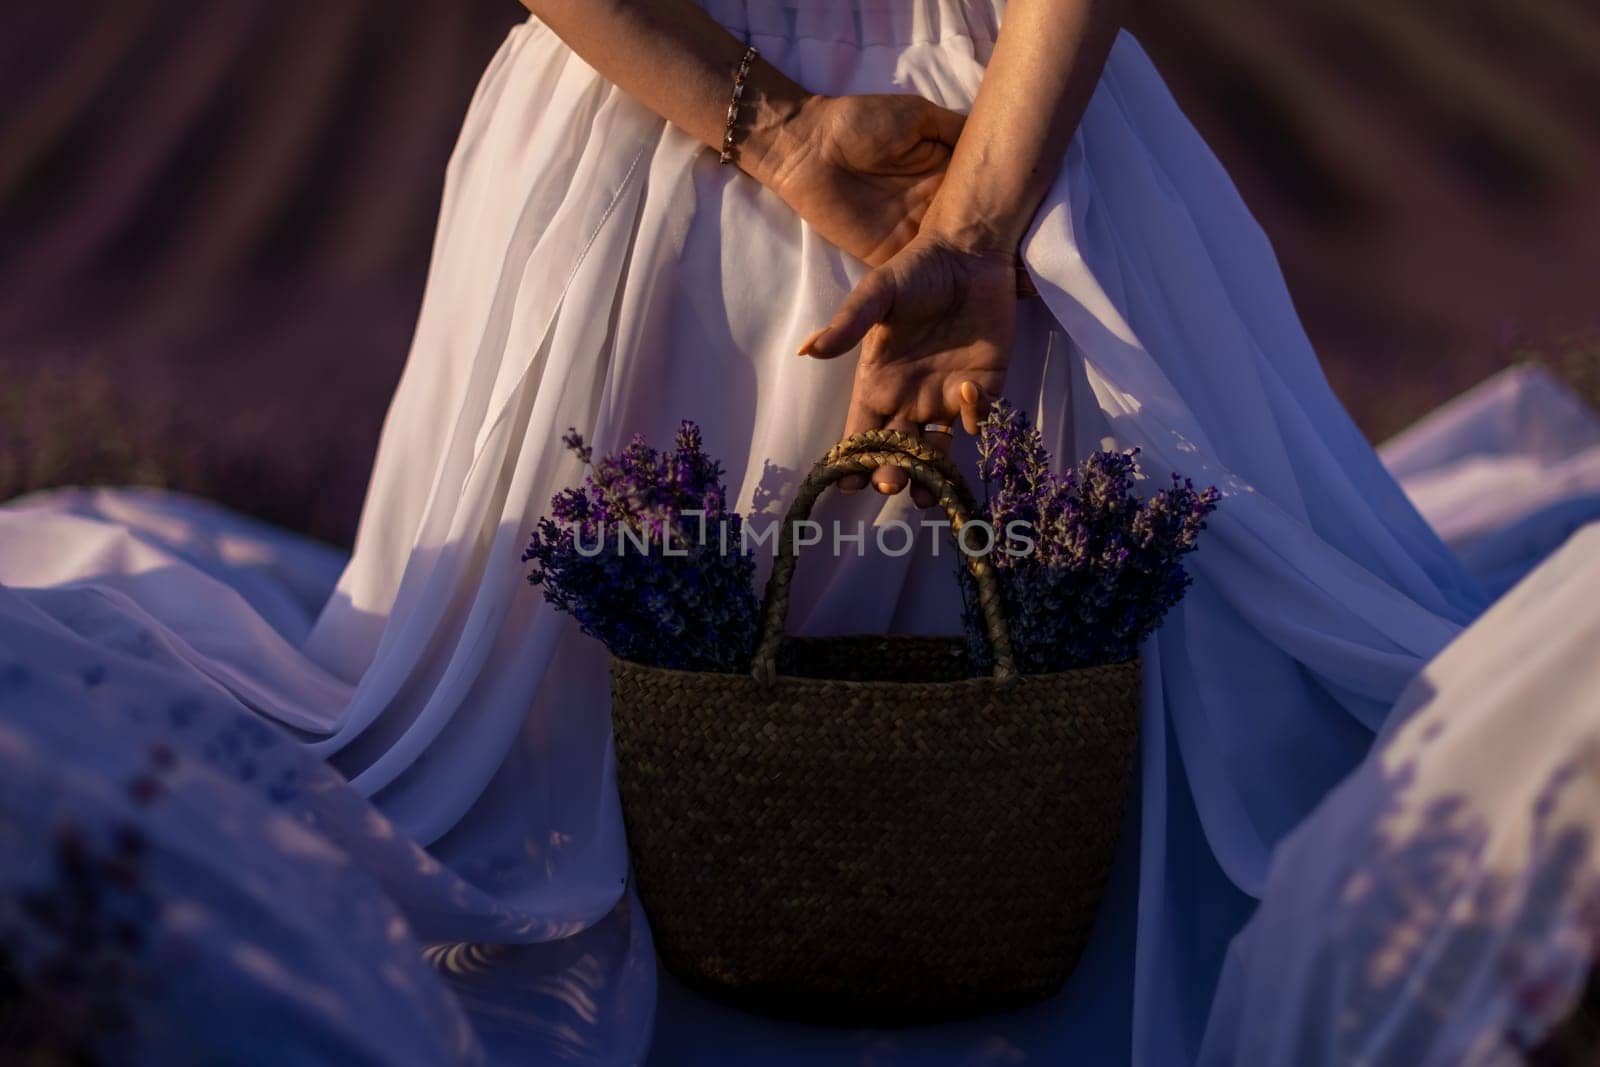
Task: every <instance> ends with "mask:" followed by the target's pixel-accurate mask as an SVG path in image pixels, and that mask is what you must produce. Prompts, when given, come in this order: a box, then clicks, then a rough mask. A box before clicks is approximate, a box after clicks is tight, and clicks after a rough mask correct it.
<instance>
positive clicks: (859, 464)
mask: <svg viewBox="0 0 1600 1067" xmlns="http://www.w3.org/2000/svg"><path fill="white" fill-rule="evenodd" d="M879 467H899V468H900V469H901V470H903V471H905V472H906V475H907V476H908V477H909V478H910V479H911V482H912V484H913V485H918V486H921V487H922V488H924V489H926V490H927V491H928V492H930V493H932V494H933V495H934V497H935V498H937V500H938V501H939V506H940V507H942V508H943V509H944V511H945V514H947V515H949V516H950V533H951V534H952V535H953V536H955V537H958V538H959V536H960V534H961V528H962V527H963V526H965V525H966V524H967V523H968V522H969V521H971V518H972V515H973V513H974V512H976V511H977V510H978V507H977V502H976V501H975V500H974V499H973V497H972V491H971V490H970V489H968V488H967V483H966V480H965V479H963V478H962V477H961V472H960V471H958V470H956V467H955V464H953V463H951V462H950V461H949V460H948V459H946V458H945V457H944V456H942V455H940V454H939V453H938V452H936V451H935V450H934V449H932V448H930V447H929V446H928V445H927V444H925V443H924V442H922V441H919V440H917V439H916V438H913V437H908V436H906V435H905V434H903V433H899V432H898V431H895V430H867V431H865V432H863V433H858V434H856V435H855V436H853V437H849V438H847V439H845V440H843V441H840V442H839V443H838V444H836V445H834V446H833V448H832V449H830V450H829V451H828V454H827V455H825V456H823V457H822V458H821V459H820V460H818V461H817V464H816V466H814V467H812V468H811V473H809V474H807V475H806V479H805V481H804V482H802V483H800V489H799V491H798V492H797V493H796V494H795V498H794V503H793V504H792V505H790V507H789V513H788V514H787V515H785V516H784V519H783V530H782V531H781V532H780V534H779V536H778V554H777V557H776V558H775V559H774V560H773V564H772V576H771V577H769V578H768V579H767V591H766V597H765V600H764V602H763V606H762V623H761V641H760V643H759V644H757V645H756V652H755V656H754V658H753V659H752V661H751V670H750V673H751V674H752V675H754V676H755V679H756V680H757V681H758V682H762V683H763V684H768V685H770V684H771V683H772V682H773V680H774V679H776V678H777V676H778V665H777V664H778V646H779V644H780V643H782V641H783V629H784V623H785V621H786V620H787V618H788V615H789V583H790V582H791V581H792V580H793V578H794V567H795V562H796V556H795V541H796V539H797V538H796V536H795V529H794V528H795V524H796V523H799V522H803V521H805V520H806V519H807V518H808V517H810V515H811V509H812V507H813V506H815V504H816V502H817V498H818V497H819V496H821V495H822V491H823V490H824V489H826V488H827V487H828V486H830V485H832V484H833V483H834V482H837V481H838V480H839V479H841V478H843V477H845V476H846V475H849V474H866V475H871V474H872V472H873V471H875V470H877V469H878V468H879ZM959 544H960V542H959V541H958V542H957V546H958V550H959ZM966 559H967V568H968V569H969V570H970V571H971V572H972V577H973V580H974V581H975V582H976V583H977V586H978V610H979V612H980V613H981V614H982V615H983V627H984V632H985V633H986V635H987V636H988V638H989V647H990V648H991V649H992V650H993V651H994V677H995V680H996V681H998V682H1002V683H1005V682H1009V681H1011V680H1012V679H1013V678H1015V677H1016V674H1017V666H1016V661H1015V660H1014V659H1013V657H1012V654H1011V628H1010V627H1009V626H1008V625H1007V624H1006V619H1005V614H1004V612H1003V611H1002V610H1001V607H1000V579H999V577H998V576H997V575H996V574H995V570H994V564H993V563H991V562H990V561H989V557H988V555H987V554H984V555H981V556H973V555H969V556H967V557H966Z"/></svg>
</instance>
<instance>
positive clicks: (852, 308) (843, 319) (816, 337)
mask: <svg viewBox="0 0 1600 1067" xmlns="http://www.w3.org/2000/svg"><path fill="white" fill-rule="evenodd" d="M894 297H895V287H894V281H893V280H892V279H891V278H890V276H889V274H888V272H886V271H884V270H881V269H880V270H874V271H872V272H871V273H870V274H868V275H867V276H866V277H865V278H862V279H861V281H860V282H859V283H858V284H857V285H856V287H855V289H854V290H852V291H851V293H850V295H849V296H847V297H845V301H844V303H843V304H842V305H840V307H839V311H838V314H836V315H834V316H833V321H832V322H830V323H828V325H826V326H824V327H823V328H822V329H820V330H818V331H817V332H816V333H814V334H812V335H811V336H810V337H808V338H806V339H805V342H804V343H802V344H801V345H800V355H802V356H815V357H816V358H818V359H832V358H833V357H835V356H842V355H844V354H845V353H846V352H848V351H850V350H851V349H852V348H854V347H855V346H856V345H858V344H860V343H861V339H862V338H863V337H865V336H866V333H867V331H868V330H870V329H872V327H873V326H875V325H876V324H877V323H880V322H882V321H883V320H884V319H885V318H887V317H888V315H889V312H890V311H891V310H892V309H893V308H894Z"/></svg>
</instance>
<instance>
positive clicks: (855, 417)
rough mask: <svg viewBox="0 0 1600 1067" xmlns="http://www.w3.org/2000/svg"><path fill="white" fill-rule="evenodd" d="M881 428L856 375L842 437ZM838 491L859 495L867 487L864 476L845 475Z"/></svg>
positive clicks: (881, 419)
mask: <svg viewBox="0 0 1600 1067" xmlns="http://www.w3.org/2000/svg"><path fill="white" fill-rule="evenodd" d="M882 426H883V416H882V415H879V414H878V413H877V412H876V411H874V410H872V409H871V408H869V407H868V406H867V405H866V403H865V402H864V401H863V400H862V397H861V376H860V375H859V374H858V375H856V381H855V386H854V388H853V389H852V390H851V393H850V409H849V411H847V412H846V413H845V417H844V435H845V436H846V437H853V436H855V435H856V434H858V433H861V432H863V431H865V430H876V429H879V428H881V427H882ZM836 484H837V485H838V487H839V491H840V492H841V493H844V494H846V495H849V494H851V493H859V492H860V491H861V490H863V489H865V488H866V487H867V476H866V475H865V474H847V475H845V476H844V477H843V478H840V479H839V481H838V482H837V483H836Z"/></svg>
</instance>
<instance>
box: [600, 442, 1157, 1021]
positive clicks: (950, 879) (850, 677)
mask: <svg viewBox="0 0 1600 1067" xmlns="http://www.w3.org/2000/svg"><path fill="white" fill-rule="evenodd" d="M884 462H894V463H896V464H897V465H900V466H902V467H904V468H905V469H906V470H907V473H908V474H909V475H910V476H911V478H912V480H913V481H914V482H916V483H917V484H920V485H923V486H924V487H926V488H928V489H929V490H930V491H932V492H933V493H934V495H935V496H936V497H938V498H939V500H940V502H941V503H942V504H944V505H945V508H946V511H947V512H948V513H949V514H950V516H951V522H952V528H953V529H954V530H959V529H960V526H961V524H963V523H964V522H965V521H967V517H968V516H970V515H971V514H972V513H973V511H974V506H973V502H972V499H971V496H970V493H969V491H968V490H967V489H966V487H965V485H964V483H962V481H961V478H960V475H959V473H957V472H956V470H955V468H954V467H953V466H952V465H950V464H949V463H948V462H947V461H945V460H944V459H943V458H942V457H941V456H939V455H938V454H937V453H935V452H932V451H931V450H929V449H928V448H927V447H926V446H925V445H924V444H922V443H921V442H918V441H915V440H912V439H910V438H906V437H902V436H901V435H898V434H894V433H892V432H890V431H875V432H872V433H868V434H860V435H857V436H856V437H853V438H851V439H849V440H848V441H845V442H843V443H841V444H840V445H839V446H837V447H835V448H834V450H833V451H831V452H830V453H829V454H828V455H827V456H826V457H824V458H823V460H822V461H820V462H819V463H818V464H817V466H816V467H815V468H813V470H812V472H811V474H810V475H809V476H808V478H807V479H806V482H805V484H804V485H803V486H802V487H801V489H800V492H799V494H798V497H797V499H796V501H795V505H794V507H793V508H791V510H790V512H789V517H788V519H787V520H786V530H787V524H788V523H792V522H793V521H795V520H796V519H802V518H804V517H805V516H806V515H807V514H809V512H810V508H811V505H812V503H814V501H815V500H816V497H817V495H819V494H820V492H821V491H822V489H823V488H825V487H826V486H827V485H829V484H832V482H834V481H837V480H838V478H840V477H843V476H844V475H845V474H849V473H854V472H858V471H865V472H869V473H870V472H871V471H872V470H874V469H875V468H877V467H878V466H881V465H882V464H883V463H884ZM779 541H780V544H779V555H778V558H777V559H776V561H775V563H774V567H773V574H772V578H771V580H770V581H769V583H768V586H767V594H766V608H765V612H764V631H763V637H762V640H761V642H760V644H759V645H758V646H757V651H756V655H755V659H754V667H753V669H752V673H751V674H750V675H748V676H746V675H733V674H713V673H705V672H693V671H678V670H667V669H663V668H656V667H649V666H645V665H642V664H638V663H634V662H630V661H626V660H620V659H613V660H612V669H611V687H612V725H613V730H614V734H615V739H616V755H617V777H618V785H619V787H620V790H621V794H622V803H623V813H624V818H625V821H626V824H627V831H628V842H629V849H630V853H631V856H632V862H633V877H634V880H635V883H636V887H637V889H638V892H639V895H640V899H641V901H642V902H643V904H644V907H645V911H646V913H647V914H648V916H649V918H650V924H651V929H652V933H653V935H654V938H655V944H656V949H657V953H658V955H659V957H660V959H661V961H662V962H663V964H664V965H665V966H666V967H667V969H668V970H670V971H672V972H673V973H674V974H676V975H678V976H679V977H680V978H682V979H684V980H685V981H687V982H688V983H690V984H691V985H694V986H697V987H699V988H701V989H704V990H706V991H708V992H711V993H712V994H714V995H717V996H720V997H722V998H723V999H727V1000H731V1001H733V1002H735V1003H738V1004H740V1005H742V1006H745V1007H748V1008H752V1009H754V1010H758V1011H764V1012H768V1013H772V1014H780V1015H787V1016H791V1017H800V1018H806V1019H812V1020H817V1021H825V1022H833V1023H851V1024H857V1023H878V1024H891V1023H911V1022H925V1021H936V1020H941V1019H949V1018H956V1017H960V1016H963V1015H970V1014H976V1013H982V1012H987V1011H995V1010H1001V1009H1005V1008H1010V1007H1014V1006H1018V1005H1020V1004H1024V1003H1028V1002H1031V1001H1035V1000H1038V999H1040V998H1043V997H1046V996H1048V995H1050V994H1051V993H1053V992H1055V991H1056V990H1058V989H1059V988H1060V987H1061V985H1062V984H1063V983H1064V982H1065V980H1066V978H1067V977H1068V975H1069V974H1070V973H1071V971H1072V968H1073V966H1074V964H1075V963H1076V961H1077V959H1078V956H1079V955H1080V954H1081V952H1082V950H1083V947H1084V944H1085V942H1086V941H1087V939H1088V935H1089V930H1090V928H1091V926H1092V924H1093V921H1094V917H1095V914H1096V911H1097V910H1098V907H1099V903H1100V900H1101V897H1102V896H1103V894H1104V892H1105V884H1106V879H1107V876H1108V874H1109V872H1110V868H1111V863H1112V859H1113V857H1114V854H1115V851H1116V842H1117V835H1118V831H1119V830H1120V828H1121V825H1122V821H1123V811H1124V804H1125V801H1126V797H1127V794H1128V788H1129V782H1130V778H1131V773H1132V766H1133V758H1134V750H1135V748H1136V744H1137V722H1138V706H1139V665H1138V661H1136V660H1134V661H1129V662H1127V663H1120V664H1113V665H1109V666H1103V667H1091V668H1085V669H1081V670H1073V671H1066V672H1061V673H1057V674H1048V675H1017V674H1016V672H1015V669H1014V667H1013V665H1012V657H1011V650H1010V641H1009V635H1008V632H1007V631H1006V627H1005V621H1004V619H1003V618H1002V617H1001V614H1000V610H999V595H998V588H997V585H996V580H995V575H994V572H993V569H992V568H991V567H990V566H989V564H988V562H987V561H986V560H984V559H982V558H973V559H969V560H968V565H969V566H970V567H971V568H972V570H973V576H974V578H975V579H977V584H978V590H979V594H978V595H979V603H980V607H981V608H982V609H983V611H984V614H985V620H986V624H987V625H986V629H987V631H988V636H989V640H990V643H991V647H992V648H993V649H994V651H995V674H994V676H993V677H979V678H974V677H970V676H969V670H968V666H967V657H966V653H965V649H964V647H963V642H962V640H961V639H960V638H954V637H952V638H942V637H910V636H871V637H830V638H788V637H784V636H783V624H784V616H785V615H786V612H787V601H788V596H787V594H788V585H789V580H790V578H791V577H792V574H793V568H794V556H793V551H792V546H793V541H794V539H793V538H791V537H789V536H783V537H780V539H779Z"/></svg>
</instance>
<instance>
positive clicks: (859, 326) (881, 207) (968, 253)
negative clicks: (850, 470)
mask: <svg viewBox="0 0 1600 1067" xmlns="http://www.w3.org/2000/svg"><path fill="white" fill-rule="evenodd" d="M962 122H963V119H962V116H961V115H959V114H957V113H956V112H953V111H949V110H947V109H945V108H942V107H939V106H938V105H936V104H933V103H931V102H929V101H927V100H924V99H923V98H921V97H918V96H912V95H903V94H895V95H868V96H845V97H815V98H812V99H811V100H809V101H807V103H806V105H805V106H803V107H802V108H801V109H800V111H799V112H798V113H797V115H796V116H795V118H794V119H793V120H792V121H791V123H790V127H791V128H790V129H789V130H788V131H786V136H785V137H784V138H783V140H782V141H781V142H780V143H782V144H784V145H786V147H785V148H784V149H783V150H781V151H780V153H779V157H778V159H779V161H778V162H777V163H775V165H774V167H773V168H772V173H771V177H770V178H769V179H768V180H767V184H768V185H769V187H770V188H772V189H773V191H774V192H776V193H777V194H778V195H779V196H780V197H782V198H783V200H784V201H785V202H786V203H787V204H788V205H789V206H790V207H792V208H793V209H794V210H795V211H796V212H797V213H798V214H799V215H800V216H801V217H802V218H804V219H805V220H806V222H807V223H808V224H810V225H811V226H812V228H814V229H815V230H816V231H817V232H818V233H819V234H820V235H821V236H822V237H824V238H825V239H827V240H828V241H830V242H832V243H833V244H835V245H837V246H839V247H840V248H841V249H843V250H844V251H846V252H849V253H850V254H851V255H854V256H856V257H857V258H859V259H861V260H863V261H865V262H866V263H868V264H869V265H871V266H872V267H873V270H872V271H871V272H870V273H869V274H867V276H866V277H865V278H863V279H862V280H861V282H860V283H859V284H858V285H857V286H856V288H855V290H854V291H853V292H852V293H851V294H850V295H849V297H848V298H847V299H846V300H845V302H844V304H843V305H842V306H841V307H840V309H839V311H838V313H837V314H836V315H835V316H834V318H833V320H832V321H831V322H829V323H828V324H827V325H826V326H824V327H823V328H821V329H819V330H818V331H817V332H816V333H814V334H812V335H811V336H810V337H809V338H807V339H806V341H805V342H804V344H802V345H801V347H800V354H801V355H803V356H810V357H813V358H817V359H834V358H837V357H839V356H842V355H845V354H846V353H848V352H850V351H851V350H853V349H855V348H856V346H857V345H859V346H860V348H861V353H860V357H859V360H858V362H857V364H856V375H855V385H854V388H853V390H852V393H851V397H850V407H849V412H848V415H847V416H846V419H845V434H846V436H848V435H850V434H854V433H858V432H860V431H862V430H871V429H880V428H889V429H895V430H900V431H902V432H904V433H908V434H912V435H914V436H916V435H920V436H923V437H924V438H925V439H927V440H928V442H929V443H930V444H932V445H934V446H935V447H938V448H941V449H944V450H947V449H948V448H949V445H950V438H949V436H948V435H946V434H939V433H928V434H922V433H921V431H922V428H923V427H924V426H925V425H926V424H930V423H937V424H954V423H956V422H958V421H959V422H961V423H962V424H963V425H964V426H965V428H966V430H967V432H969V433H973V432H976V429H977V422H978V420H979V419H980V418H981V417H982V415H983V414H984V411H985V409H986V407H987V401H988V398H989V397H991V396H997V395H999V393H1000V391H1001V387H1002V386H1003V384H1004V381H1005V373H1006V366H1007V363H1008V361H1009V358H1010V349H1011V341H1012V337H1013V335H1014V333H1015V328H1016V304H1017V295H1018V269H1017V257H1016V253H1015V249H1008V248H986V247H983V246H982V245H981V243H978V242H974V241H972V240H971V239H970V238H965V237H962V236H959V235H957V234H956V233H955V232H954V231H953V230H951V229H948V228H946V227H945V226H943V225H941V224H937V223H929V224H927V225H924V222H925V220H926V219H927V218H928V213H929V209H930V208H931V207H932V206H933V204H934V202H935V198H936V196H937V194H938V192H939V189H940V185H941V183H942V181H943V179H944V174H945V169H946V167H947V166H948V165H949V162H950V157H951V153H952V151H953V149H954V146H955V143H956V139H957V137H958V136H959V135H960V132H961V125H962ZM872 482H873V484H874V485H875V486H876V487H877V489H878V491H879V492H882V493H885V494H892V493H897V492H899V491H900V490H901V489H903V488H905V485H906V477H905V474H904V472H902V471H901V470H900V469H899V468H895V467H884V468H880V469H879V470H878V471H876V472H875V473H874V474H873V476H872ZM865 484H866V479H865V478H863V477H860V476H853V477H851V478H848V479H845V480H844V481H841V482H840V488H842V489H844V490H845V491H847V492H853V491H856V490H859V489H861V488H864V487H865ZM912 497H913V499H914V500H915V502H916V503H917V504H918V505H919V506H922V507H927V506H929V505H931V504H932V503H933V499H932V497H931V496H930V495H929V494H928V493H926V491H924V490H922V489H920V488H913V490H912Z"/></svg>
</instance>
